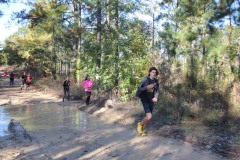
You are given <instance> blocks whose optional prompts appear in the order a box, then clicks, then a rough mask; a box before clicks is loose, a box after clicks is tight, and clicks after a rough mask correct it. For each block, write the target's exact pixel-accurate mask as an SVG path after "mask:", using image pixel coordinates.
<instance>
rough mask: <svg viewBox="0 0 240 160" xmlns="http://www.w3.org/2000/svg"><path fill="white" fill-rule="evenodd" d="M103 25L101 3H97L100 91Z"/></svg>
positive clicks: (97, 76) (97, 82) (97, 80)
mask: <svg viewBox="0 0 240 160" xmlns="http://www.w3.org/2000/svg"><path fill="white" fill-rule="evenodd" d="M101 23H102V6H101V1H100V0H98V1H97V62H96V63H97V68H96V72H97V73H96V86H97V90H98V89H99V73H100V70H101V61H102V48H101V46H102V39H101V31H102V28H101Z"/></svg>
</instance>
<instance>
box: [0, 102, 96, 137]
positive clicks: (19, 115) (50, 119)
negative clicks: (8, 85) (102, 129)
mask: <svg viewBox="0 0 240 160" xmlns="http://www.w3.org/2000/svg"><path fill="white" fill-rule="evenodd" d="M11 118H14V119H15V120H16V121H19V122H21V124H22V125H23V126H24V128H26V129H27V130H28V131H31V132H38V131H40V130H41V131H44V132H52V131H57V130H59V129H64V128H66V127H67V128H68V129H75V130H80V131H87V130H90V129H95V128H96V127H97V126H98V125H99V124H100V122H99V121H98V120H97V119H96V118H94V117H90V115H89V114H87V113H85V112H81V111H79V110H78V109H77V108H76V107H74V106H60V105H57V104H48V105H45V104H43V105H42V106H37V105H25V106H6V107H0V136H3V135H6V134H7V125H8V123H9V121H10V119H11Z"/></svg>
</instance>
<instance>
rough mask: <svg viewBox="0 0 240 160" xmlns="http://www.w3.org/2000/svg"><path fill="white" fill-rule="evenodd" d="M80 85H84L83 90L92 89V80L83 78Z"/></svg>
mask: <svg viewBox="0 0 240 160" xmlns="http://www.w3.org/2000/svg"><path fill="white" fill-rule="evenodd" d="M82 86H83V87H84V89H85V91H89V92H91V91H92V86H93V81H92V80H88V79H87V80H85V81H83V82H82Z"/></svg>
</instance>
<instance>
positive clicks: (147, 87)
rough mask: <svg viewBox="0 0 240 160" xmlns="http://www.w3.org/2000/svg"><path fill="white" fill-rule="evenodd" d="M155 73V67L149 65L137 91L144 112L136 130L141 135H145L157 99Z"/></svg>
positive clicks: (156, 73)
mask: <svg viewBox="0 0 240 160" xmlns="http://www.w3.org/2000/svg"><path fill="white" fill-rule="evenodd" d="M157 75H158V70H157V68H155V67H151V68H150V69H149V74H148V76H147V77H145V78H144V79H143V80H142V82H141V84H140V85H139V87H138V91H137V92H138V93H140V94H139V95H138V96H139V97H140V99H141V102H142V105H143V109H144V111H145V114H146V115H145V117H144V118H143V119H142V121H141V122H139V123H138V124H137V132H138V133H139V134H141V135H142V136H145V135H146V134H145V131H144V129H145V128H146V126H147V124H148V122H149V121H150V120H151V118H152V112H153V105H154V103H156V102H157V101H158V95H159V82H158V80H157V79H156V77H157Z"/></svg>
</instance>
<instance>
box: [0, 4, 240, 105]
mask: <svg viewBox="0 0 240 160" xmlns="http://www.w3.org/2000/svg"><path fill="white" fill-rule="evenodd" d="M1 2H6V1H5V0H1ZM10 3H11V2H10ZM27 5H28V6H29V7H30V8H31V9H30V10H29V11H27V10H23V11H21V12H19V13H14V14H13V17H12V18H13V19H14V20H15V21H16V20H17V21H18V22H19V23H21V24H22V25H23V27H21V28H20V29H19V30H18V31H17V32H16V33H14V34H13V35H11V36H10V37H9V38H8V39H6V40H5V42H4V44H3V49H2V50H1V52H0V58H1V59H0V62H1V64H8V65H17V66H19V67H22V68H23V69H24V70H25V71H27V72H31V73H32V74H33V75H34V76H35V77H43V76H52V77H53V78H55V79H56V78H57V77H59V76H66V75H71V76H73V77H74V78H75V79H76V81H77V82H80V81H82V80H83V79H84V77H85V76H86V74H89V75H90V76H91V77H92V79H93V80H94V81H95V89H97V90H103V91H105V92H111V94H113V95H115V96H116V97H118V98H119V99H120V100H123V101H126V100H129V99H131V98H132V97H134V94H135V91H136V88H137V86H138V84H139V82H140V80H141V79H142V78H143V77H144V76H145V75H147V74H148V69H149V68H150V67H151V66H156V67H157V68H158V69H159V71H160V76H159V79H160V82H161V91H166V90H168V91H169V93H171V94H172V95H174V96H177V97H178V100H180V101H182V99H181V96H184V97H185V99H186V97H187V99H188V100H189V101H192V97H193V96H192V95H200V97H204V96H203V95H205V96H206V95H208V94H207V93H211V94H212V95H213V94H214V95H215V96H214V97H216V94H217V95H218V96H217V97H219V96H221V97H223V98H224V99H226V100H227V102H228V103H232V104H234V105H238V104H239V103H238V101H237V100H238V97H239V95H238V94H239V90H240V89H239V88H240V87H239V85H238V84H239V79H240V29H239V24H240V14H239V11H240V9H239V6H240V1H239V0H194V1H193V0H36V1H33V0H31V1H28V2H27ZM2 14H4V13H2ZM146 17H148V20H146ZM183 93H184V94H183ZM200 100H201V99H200Z"/></svg>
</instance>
